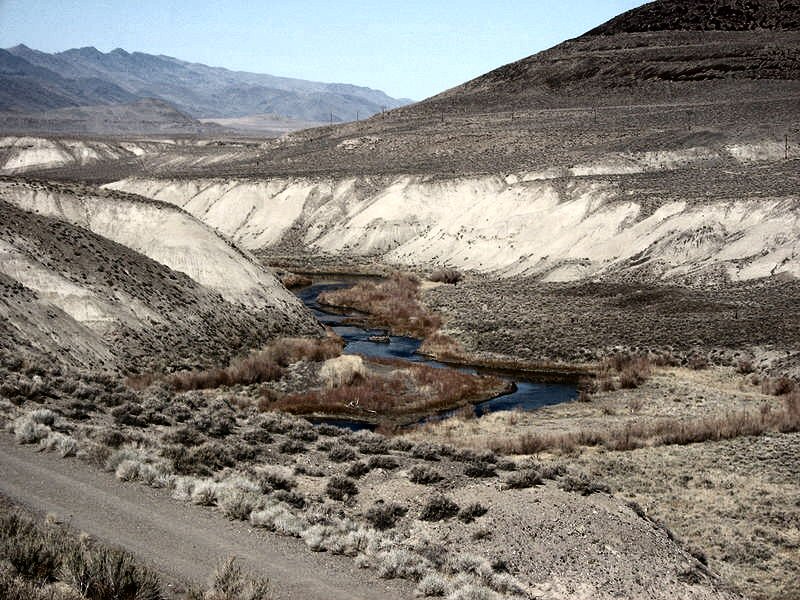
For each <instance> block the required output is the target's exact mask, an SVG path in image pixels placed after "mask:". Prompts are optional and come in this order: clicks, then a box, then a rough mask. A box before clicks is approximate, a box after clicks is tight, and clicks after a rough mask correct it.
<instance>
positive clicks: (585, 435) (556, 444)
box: [489, 391, 800, 454]
mask: <svg viewBox="0 0 800 600" xmlns="http://www.w3.org/2000/svg"><path fill="white" fill-rule="evenodd" d="M797 431H800V391H794V392H792V393H790V394H787V395H786V396H784V398H783V405H782V406H780V407H778V408H773V407H772V405H770V404H767V403H764V404H762V405H761V408H759V410H757V411H755V410H742V411H737V412H729V413H727V414H724V415H714V416H708V417H703V418H699V419H691V420H689V419H659V420H657V421H652V422H634V423H627V424H626V425H624V426H623V427H618V428H615V429H612V430H610V431H607V432H603V433H598V432H595V431H587V430H581V431H576V432H565V433H551V434H542V433H526V434H524V435H521V436H515V437H504V438H495V439H494V440H492V441H491V442H490V444H489V447H490V448H491V449H492V450H493V451H495V452H499V453H503V454H538V453H540V452H544V451H561V452H572V451H574V450H575V449H576V448H578V447H580V446H600V445H602V446H605V447H606V448H608V449H609V450H615V451H627V450H635V449H637V448H642V447H644V446H647V445H650V446H668V445H686V444H695V443H700V442H708V441H712V442H717V441H721V440H729V439H734V438H738V437H743V436H750V437H752V436H759V435H763V434H765V433H768V432H780V433H792V432H797Z"/></svg>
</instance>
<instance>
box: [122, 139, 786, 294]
mask: <svg viewBox="0 0 800 600" xmlns="http://www.w3.org/2000/svg"><path fill="white" fill-rule="evenodd" d="M784 159H785V157H784V148H783V146H782V145H781V144H779V143H776V142H751V143H741V144H729V145H725V146H717V147H693V148H684V149H681V150H675V151H669V152H667V151H654V152H640V153H609V154H605V155H602V156H600V157H598V158H597V159H595V160H592V161H591V162H587V163H585V164H576V165H572V166H569V167H554V168H552V169H545V170H541V171H539V172H527V173H516V174H511V175H504V176H500V175H486V176H452V177H449V176H419V175H408V176H374V177H352V178H340V179H334V178H280V177H276V178H273V179H265V180H253V179H157V178H131V179H126V180H122V181H118V182H115V183H112V184H109V185H108V186H107V187H109V188H112V189H116V190H124V191H127V192H133V193H136V194H140V195H143V196H147V197H149V198H154V199H158V200H162V201H165V202H170V203H172V204H175V205H177V206H180V207H181V208H183V209H185V210H186V211H188V212H189V213H191V214H192V215H194V216H196V217H197V218H199V219H201V220H203V221H204V222H206V223H207V224H208V225H210V226H212V227H214V228H216V229H217V230H219V231H220V232H221V233H223V234H224V235H226V236H228V237H230V238H231V239H232V240H234V241H235V242H236V243H237V244H239V245H241V246H242V247H244V248H247V249H249V250H253V251H256V250H269V249H270V248H273V247H276V246H279V245H281V244H285V243H287V242H288V243H293V244H297V243H299V244H301V245H302V247H304V248H305V249H307V250H308V251H309V252H312V253H319V254H328V255H333V256H339V257H342V258H347V259H349V258H351V257H352V256H364V257H375V258H378V259H380V260H382V261H384V262H387V263H392V264H396V265H400V266H410V265H416V266H433V265H448V266H453V267H458V268H463V269H474V270H477V271H482V272H491V273H494V274H497V275H501V276H511V275H531V276H538V277H540V278H542V279H543V280H545V281H572V280H577V279H581V278H585V277H603V276H605V275H613V276H616V277H620V276H622V277H628V276H631V277H636V278H639V279H647V280H653V281H657V280H662V281H663V280H672V281H683V282H691V281H708V280H718V279H719V278H724V279H730V280H746V279H753V278H758V277H765V276H770V275H776V274H780V273H786V274H790V275H794V276H797V275H800V254H799V253H800V242H799V241H798V240H800V220H798V215H800V210H799V209H800V193H798V191H797V190H794V191H793V192H791V191H790V192H787V191H786V189H779V190H777V191H775V192H774V193H773V192H771V191H770V188H769V186H766V187H765V188H764V189H752V190H750V191H747V190H746V191H745V192H742V191H741V190H737V191H736V192H735V193H734V192H730V193H728V192H726V190H725V189H724V187H722V188H718V187H717V185H716V182H714V181H713V180H712V181H706V182H705V183H704V182H703V181H701V182H700V186H699V189H700V190H704V189H707V190H714V194H713V195H709V193H708V192H705V191H701V192H696V193H695V194H694V195H691V193H690V192H688V191H685V190H684V189H682V188H681V185H680V181H681V177H683V178H692V177H694V178H700V179H704V178H709V177H711V178H713V177H714V176H715V173H719V174H724V175H725V176H726V177H728V178H729V179H733V180H736V178H737V176H738V175H737V174H738V173H743V174H748V175H749V176H750V177H751V178H752V177H757V176H758V170H759V169H762V168H765V169H773V170H774V169H777V168H791V165H792V164H794V165H796V164H797V162H796V160H794V161H785V160H784ZM786 165H788V167H786ZM637 175H647V176H652V177H655V178H654V179H652V180H647V181H645V182H644V183H641V182H639V183H637V184H636V185H629V183H628V180H627V179H626V178H629V177H636V176H637ZM662 175H663V177H664V180H663V182H661V183H660V180H659V179H658V177H660V176H662ZM772 177H773V180H774V178H775V174H774V172H773V173H772ZM778 178H779V179H780V177H778ZM654 182H655V183H654ZM637 185H638V186H639V189H637ZM660 185H663V186H664V189H663V193H662V190H660V188H659V186H660ZM641 186H644V188H645V189H644V192H646V193H640V192H642V189H641ZM648 186H649V187H648ZM653 186H655V187H653ZM719 189H722V191H719ZM654 197H655V200H653V198H654ZM644 198H646V200H645V199H644Z"/></svg>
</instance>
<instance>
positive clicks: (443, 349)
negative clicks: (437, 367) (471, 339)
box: [419, 332, 464, 361]
mask: <svg viewBox="0 0 800 600" xmlns="http://www.w3.org/2000/svg"><path fill="white" fill-rule="evenodd" d="M419 352H420V354H427V355H428V356H435V357H436V358H438V359H440V360H453V361H458V360H462V359H463V358H464V349H463V348H462V347H461V345H460V344H459V343H458V342H456V341H455V340H454V339H453V338H451V337H449V336H447V335H444V334H443V333H438V332H437V333H432V334H431V335H429V336H428V337H426V338H425V339H424V340H423V341H422V344H420V347H419Z"/></svg>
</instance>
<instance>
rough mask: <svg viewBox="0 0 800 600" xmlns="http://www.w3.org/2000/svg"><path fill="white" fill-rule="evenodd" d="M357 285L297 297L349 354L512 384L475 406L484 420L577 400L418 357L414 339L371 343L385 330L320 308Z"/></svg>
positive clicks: (321, 286)
mask: <svg viewBox="0 0 800 600" xmlns="http://www.w3.org/2000/svg"><path fill="white" fill-rule="evenodd" d="M351 285H353V282H352V281H327V280H326V281H321V282H319V283H314V284H313V285H310V286H308V287H305V288H302V289H300V290H297V291H296V292H295V293H296V295H297V297H298V298H300V300H302V302H303V303H304V304H305V305H306V306H307V307H308V308H309V309H311V311H312V312H313V313H314V315H315V316H316V317H317V319H318V320H319V321H320V323H322V324H324V325H327V326H329V327H331V328H332V329H333V330H334V332H336V333H337V334H338V335H339V336H341V337H342V339H344V341H345V347H344V353H345V354H361V355H363V356H367V357H376V358H393V359H402V360H407V361H409V362H414V363H421V364H425V365H428V366H431V367H436V368H457V369H459V370H461V371H464V372H467V373H473V374H475V373H480V374H492V375H498V376H501V377H503V378H504V379H507V380H509V381H512V382H513V383H514V384H515V386H516V389H515V391H513V392H511V393H508V394H505V395H503V396H499V397H497V398H492V399H491V400H486V401H484V402H481V403H478V404H476V405H475V415H476V416H479V417H480V416H482V415H485V414H488V413H492V412H497V411H503V410H514V409H521V410H533V409H536V408H541V407H543V406H549V405H552V404H559V403H561V402H568V401H570V400H574V399H575V398H576V397H577V395H578V392H577V386H576V385H575V384H574V383H543V382H541V381H538V382H537V381H535V380H534V379H533V376H531V375H527V374H523V373H519V372H514V373H510V372H498V371H493V370H491V369H483V368H476V367H462V366H455V367H454V366H453V365H446V364H444V363H441V362H438V361H435V360H431V359H430V358H427V357H425V356H422V355H420V354H417V350H419V346H420V344H421V343H422V342H421V340H418V339H416V338H411V337H404V336H396V335H391V336H388V337H389V343H385V342H376V341H372V340H370V338H371V337H374V336H386V335H387V332H386V330H383V329H364V328H361V327H356V326H353V325H349V324H347V323H345V321H346V320H347V319H348V318H351V317H353V316H354V314H355V313H349V314H337V313H334V312H333V311H331V310H330V309H328V308H327V307H322V306H320V304H319V302H318V301H317V298H318V296H319V295H320V294H321V293H322V292H326V291H331V290H338V289H342V288H346V287H350V286H351ZM444 416H447V413H445V414H440V415H433V416H432V418H442V417H444Z"/></svg>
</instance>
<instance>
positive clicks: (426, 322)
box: [318, 273, 442, 337]
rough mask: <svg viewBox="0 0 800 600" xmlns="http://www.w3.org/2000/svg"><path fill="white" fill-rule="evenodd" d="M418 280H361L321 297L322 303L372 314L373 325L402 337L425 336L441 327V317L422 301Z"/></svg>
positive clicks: (398, 276)
mask: <svg viewBox="0 0 800 600" xmlns="http://www.w3.org/2000/svg"><path fill="white" fill-rule="evenodd" d="M418 293H419V279H417V278H416V277H414V276H413V275H408V274H405V273H394V274H392V275H391V276H390V277H389V278H388V279H385V280H383V281H381V282H377V283H376V282H371V281H362V282H359V283H357V284H356V285H354V286H353V287H350V288H346V289H342V290H335V291H332V292H325V293H322V294H320V295H319V298H318V301H319V302H320V304H327V305H329V306H336V307H339V308H352V309H355V310H358V311H360V312H363V313H367V314H369V315H370V318H369V320H370V323H372V324H373V325H376V326H384V327H389V328H390V329H391V330H392V331H394V332H396V333H398V334H401V335H411V336H416V337H425V336H427V335H429V334H431V333H433V332H435V331H436V330H437V329H439V327H441V325H442V322H441V318H440V317H439V316H438V315H434V314H431V313H429V312H428V311H427V310H426V309H425V307H423V306H422V304H421V303H420V302H419V298H418Z"/></svg>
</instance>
